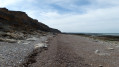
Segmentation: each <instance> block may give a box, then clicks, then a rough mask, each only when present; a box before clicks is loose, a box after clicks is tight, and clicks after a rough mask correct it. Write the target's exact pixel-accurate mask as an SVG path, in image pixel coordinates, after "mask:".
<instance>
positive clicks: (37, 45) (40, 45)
mask: <svg viewBox="0 0 119 67" xmlns="http://www.w3.org/2000/svg"><path fill="white" fill-rule="evenodd" d="M34 47H35V48H47V47H48V46H47V44H45V43H38V44H36V45H35V46H34Z"/></svg>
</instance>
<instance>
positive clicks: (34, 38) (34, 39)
mask: <svg viewBox="0 0 119 67" xmlns="http://www.w3.org/2000/svg"><path fill="white" fill-rule="evenodd" d="M26 40H27V41H36V40H38V38H36V37H32V38H28V39H26Z"/></svg>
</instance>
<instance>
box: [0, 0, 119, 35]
mask: <svg viewBox="0 0 119 67" xmlns="http://www.w3.org/2000/svg"><path fill="white" fill-rule="evenodd" d="M0 7H7V8H8V9H9V10H16V11H24V12H26V13H27V14H28V15H29V16H30V17H32V18H34V19H38V20H39V21H40V22H43V23H45V24H46V25H48V26H50V27H53V28H57V29H59V30H61V31H62V32H90V33H91V32H92V33H119V31H118V30H119V0H0Z"/></svg>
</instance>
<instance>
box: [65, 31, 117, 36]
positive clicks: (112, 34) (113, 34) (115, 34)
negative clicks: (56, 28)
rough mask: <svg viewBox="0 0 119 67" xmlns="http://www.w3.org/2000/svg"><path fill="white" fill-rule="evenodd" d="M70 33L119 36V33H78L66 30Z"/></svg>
mask: <svg viewBox="0 0 119 67" xmlns="http://www.w3.org/2000/svg"><path fill="white" fill-rule="evenodd" d="M65 33H70V34H85V35H94V36H105V35H109V36H119V33H77V32H65Z"/></svg>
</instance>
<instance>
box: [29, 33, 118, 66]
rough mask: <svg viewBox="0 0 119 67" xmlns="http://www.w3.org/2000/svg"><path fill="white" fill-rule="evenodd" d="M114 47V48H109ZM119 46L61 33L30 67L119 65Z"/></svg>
mask: <svg viewBox="0 0 119 67" xmlns="http://www.w3.org/2000/svg"><path fill="white" fill-rule="evenodd" d="M108 48H113V49H108ZM118 52H119V48H117V47H114V46H113V45H112V46H111V45H105V44H102V43H100V42H97V41H93V40H90V39H87V38H85V37H81V36H75V35H63V34H59V35H57V36H56V37H55V38H53V39H52V40H50V42H49V48H48V50H45V51H43V52H41V53H39V54H38V55H37V56H36V58H35V59H36V61H37V62H36V63H33V64H31V65H29V67H118V66H119V53H118Z"/></svg>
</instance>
